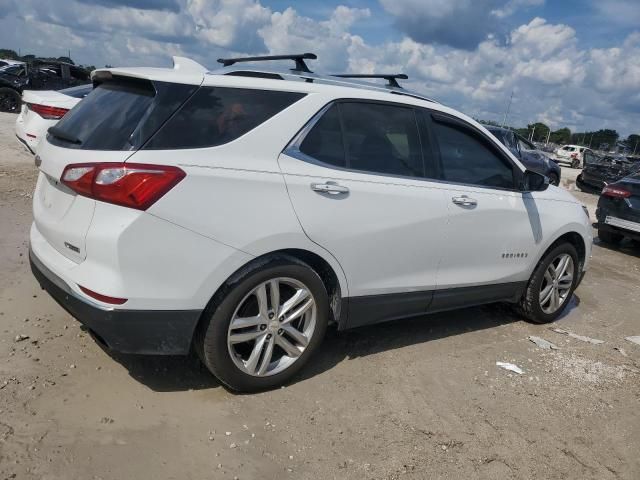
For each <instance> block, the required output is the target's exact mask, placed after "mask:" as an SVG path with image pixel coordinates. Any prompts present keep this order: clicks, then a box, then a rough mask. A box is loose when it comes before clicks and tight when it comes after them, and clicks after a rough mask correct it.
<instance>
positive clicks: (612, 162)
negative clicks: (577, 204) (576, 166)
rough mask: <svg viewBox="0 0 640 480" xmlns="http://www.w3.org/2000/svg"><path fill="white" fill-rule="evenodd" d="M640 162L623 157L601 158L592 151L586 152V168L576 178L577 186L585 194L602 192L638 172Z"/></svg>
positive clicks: (608, 156)
mask: <svg viewBox="0 0 640 480" xmlns="http://www.w3.org/2000/svg"><path fill="white" fill-rule="evenodd" d="M638 168H640V162H634V161H631V160H629V159H628V158H627V157H625V156H623V155H617V156H615V155H606V156H600V155H596V154H595V153H593V152H592V151H591V150H587V151H585V152H584V168H583V169H582V172H581V173H580V174H579V175H578V177H577V178H576V185H577V186H578V188H579V189H580V190H582V191H585V192H591V193H593V192H594V191H598V192H599V191H600V190H602V189H603V188H604V187H606V186H607V185H608V184H610V183H613V182H617V181H618V180H620V179H622V178H624V177H626V176H628V175H631V174H633V173H635V172H637V171H638Z"/></svg>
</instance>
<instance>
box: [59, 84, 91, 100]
mask: <svg viewBox="0 0 640 480" xmlns="http://www.w3.org/2000/svg"><path fill="white" fill-rule="evenodd" d="M91 90H93V85H92V84H90V83H89V84H88V85H80V86H78V87H71V88H64V89H62V90H59V92H60V93H64V94H65V95H68V96H70V97H74V98H84V97H86V96H87V95H89V93H91Z"/></svg>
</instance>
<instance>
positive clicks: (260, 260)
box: [192, 248, 347, 348]
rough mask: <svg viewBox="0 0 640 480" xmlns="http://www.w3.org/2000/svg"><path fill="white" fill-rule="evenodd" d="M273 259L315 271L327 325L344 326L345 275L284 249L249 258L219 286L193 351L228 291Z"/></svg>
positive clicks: (311, 255)
mask: <svg viewBox="0 0 640 480" xmlns="http://www.w3.org/2000/svg"><path fill="white" fill-rule="evenodd" d="M274 257H288V258H292V259H295V260H298V261H300V262H303V263H305V264H306V265H308V266H309V267H310V268H311V269H312V270H314V271H315V272H316V273H317V274H318V276H319V277H320V279H321V280H322V283H323V284H324V286H325V288H326V289H327V294H328V296H329V306H330V314H331V318H329V323H334V322H335V323H337V324H338V325H343V324H344V322H345V318H346V305H345V304H344V303H343V299H345V297H346V296H347V291H346V278H345V277H344V274H343V272H342V270H341V269H340V268H339V266H338V268H337V269H336V268H335V267H334V266H333V265H331V263H330V261H329V260H327V259H326V258H323V257H322V256H321V255H320V254H318V253H317V252H313V251H311V250H307V249H303V248H284V249H280V250H274V251H271V252H267V253H264V254H262V255H259V256H257V257H254V258H252V259H251V260H249V261H248V262H246V263H245V264H244V265H242V266H241V267H240V268H238V269H236V270H235V271H234V272H233V273H232V274H231V275H230V276H229V277H228V278H227V279H226V280H225V281H224V282H223V283H222V285H220V286H219V287H218V289H217V290H216V291H215V292H214V293H213V294H212V296H211V298H210V300H209V302H208V303H207V305H206V307H205V308H204V310H203V311H202V314H201V315H200V319H199V320H198V324H197V326H196V328H195V331H194V335H193V339H192V347H195V348H198V343H199V342H198V341H197V338H198V336H199V335H201V334H202V333H203V328H202V325H203V324H205V323H206V322H205V320H206V318H207V316H209V315H210V314H211V312H212V310H215V308H216V306H217V305H218V304H219V303H220V302H221V301H222V299H223V298H224V297H225V296H226V294H227V293H228V292H229V290H231V289H232V288H233V286H234V284H235V283H236V282H237V281H239V280H240V279H241V278H243V277H244V275H245V272H247V271H248V270H252V269H254V268H257V267H259V266H260V264H264V263H266V262H267V261H268V260H270V259H272V258H274Z"/></svg>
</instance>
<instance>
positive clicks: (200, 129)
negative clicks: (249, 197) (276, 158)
mask: <svg viewBox="0 0 640 480" xmlns="http://www.w3.org/2000/svg"><path fill="white" fill-rule="evenodd" d="M302 97H304V94H302V93H293V92H278V91H272V90H254V89H240V88H226V87H201V88H200V89H199V90H198V91H197V92H196V93H195V95H193V96H192V97H191V98H190V99H189V100H188V101H187V102H186V103H185V104H184V105H183V106H182V108H180V110H179V111H178V112H177V113H176V114H175V115H174V116H173V117H172V118H171V119H170V120H169V121H168V122H167V123H166V124H165V125H164V126H163V127H162V128H161V129H160V130H159V131H158V133H156V134H155V135H154V136H153V138H152V139H151V140H150V141H149V143H148V144H147V145H145V147H144V148H145V149H146V150H173V149H183V148H205V147H214V146H217V145H222V144H225V143H228V142H230V141H232V140H235V139H236V138H238V137H240V136H242V135H244V134H245V133H247V132H249V131H250V130H252V129H254V128H255V127H257V126H258V125H260V124H262V123H263V122H265V121H267V120H268V119H270V118H271V117H273V116H274V115H276V114H277V113H279V112H280V111H282V110H284V109H285V108H287V107H288V106H290V105H291V104H293V103H294V102H296V101H298V100H299V99H301V98H302Z"/></svg>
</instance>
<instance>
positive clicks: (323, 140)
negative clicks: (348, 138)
mask: <svg viewBox="0 0 640 480" xmlns="http://www.w3.org/2000/svg"><path fill="white" fill-rule="evenodd" d="M300 151H301V152H302V153H305V154H307V155H309V156H311V157H313V158H315V159H316V160H320V161H321V162H324V163H328V164H330V165H335V166H336V167H346V158H345V154H344V141H343V137H342V130H341V128H340V114H339V111H338V106H337V105H333V106H332V107H331V108H329V110H327V111H326V112H325V114H324V115H323V116H322V118H320V120H318V122H316V124H315V125H314V126H313V128H312V129H311V130H310V131H309V133H308V134H307V136H306V137H305V138H304V140H303V141H302V143H301V144H300Z"/></svg>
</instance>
